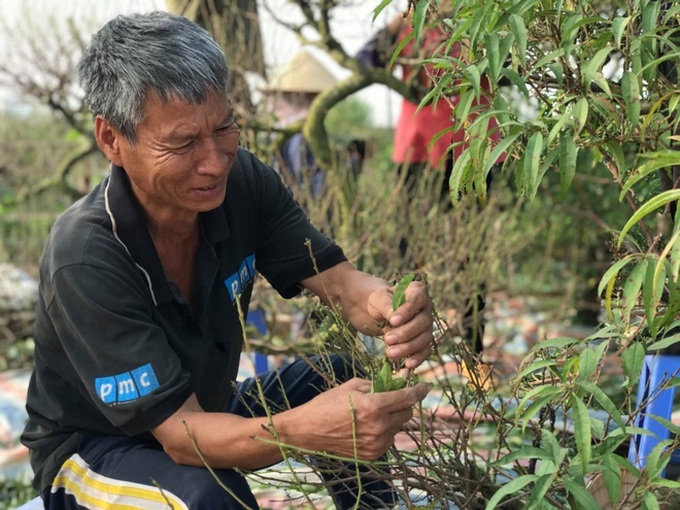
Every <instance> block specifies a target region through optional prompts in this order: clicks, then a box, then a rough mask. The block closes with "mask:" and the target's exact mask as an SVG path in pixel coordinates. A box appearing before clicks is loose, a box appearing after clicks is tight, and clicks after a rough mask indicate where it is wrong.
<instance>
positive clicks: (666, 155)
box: [619, 150, 680, 200]
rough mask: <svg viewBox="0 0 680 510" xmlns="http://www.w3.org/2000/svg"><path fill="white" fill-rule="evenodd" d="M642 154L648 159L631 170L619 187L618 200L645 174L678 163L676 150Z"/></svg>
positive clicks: (679, 161)
mask: <svg viewBox="0 0 680 510" xmlns="http://www.w3.org/2000/svg"><path fill="white" fill-rule="evenodd" d="M643 156H644V157H645V158H648V159H649V161H647V162H646V163H644V164H643V165H641V166H639V167H637V168H636V169H635V170H634V171H633V172H631V174H630V177H629V178H628V180H627V181H626V183H625V184H624V185H623V188H621V193H620V194H619V200H623V198H624V197H625V196H626V193H627V192H628V190H630V188H632V187H633V185H635V184H636V183H637V182H639V181H640V180H641V179H643V178H645V177H646V176H647V175H649V174H651V173H654V172H656V171H657V170H660V169H662V168H666V167H672V166H675V165H680V151H677V150H669V151H659V152H650V153H647V154H644V155H643Z"/></svg>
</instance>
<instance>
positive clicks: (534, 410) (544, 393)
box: [517, 386, 564, 431]
mask: <svg viewBox="0 0 680 510" xmlns="http://www.w3.org/2000/svg"><path fill="white" fill-rule="evenodd" d="M538 389H539V390H541V391H538V392H537V396H536V399H535V400H533V402H532V403H531V405H529V407H527V408H526V410H525V411H524V412H522V410H523V406H522V408H520V409H518V411H517V415H518V416H519V415H521V416H522V420H523V423H522V431H524V430H525V429H526V427H527V425H529V422H530V421H531V420H532V419H533V417H534V416H536V414H538V412H539V411H540V410H541V409H542V408H544V407H545V406H546V405H548V404H549V403H550V402H553V401H554V400H557V399H559V398H560V397H561V396H562V394H563V391H564V390H563V389H562V388H560V387H557V386H539V387H538ZM531 393H532V392H529V394H531ZM529 394H528V395H529ZM523 401H524V403H526V401H528V399H527V397H526V396H525V398H524V399H523ZM518 421H519V420H518Z"/></svg>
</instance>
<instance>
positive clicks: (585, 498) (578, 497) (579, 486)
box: [564, 478, 600, 510]
mask: <svg viewBox="0 0 680 510" xmlns="http://www.w3.org/2000/svg"><path fill="white" fill-rule="evenodd" d="M564 487H565V488H566V489H567V492H568V493H569V494H570V495H571V496H572V497H573V498H574V502H575V503H576V508H578V509H579V510H593V509H595V508H600V506H599V505H598V503H597V501H596V500H595V498H594V497H593V495H592V494H591V493H590V492H588V491H587V490H586V488H585V486H584V485H583V481H582V480H579V479H578V478H577V479H571V478H565V479H564Z"/></svg>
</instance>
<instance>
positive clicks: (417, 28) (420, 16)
mask: <svg viewBox="0 0 680 510" xmlns="http://www.w3.org/2000/svg"><path fill="white" fill-rule="evenodd" d="M428 5H429V1H428V0H418V3H417V4H416V8H415V9H414V11H413V31H414V32H415V34H416V41H420V38H421V37H422V35H423V27H424V26H425V18H426V16H425V14H426V13H427V6H428Z"/></svg>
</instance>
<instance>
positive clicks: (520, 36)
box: [508, 14, 527, 62]
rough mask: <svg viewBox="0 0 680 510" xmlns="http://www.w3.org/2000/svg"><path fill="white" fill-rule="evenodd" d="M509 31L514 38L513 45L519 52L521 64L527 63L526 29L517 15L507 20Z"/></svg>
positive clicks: (512, 15)
mask: <svg viewBox="0 0 680 510" xmlns="http://www.w3.org/2000/svg"><path fill="white" fill-rule="evenodd" d="M508 21H509V23H510V30H511V31H512V34H513V35H514V36H515V44H516V45H517V51H518V52H519V59H520V61H521V62H526V61H527V27H526V26H524V20H523V19H522V17H521V16H518V15H517V14H511V15H510V18H509V20H508Z"/></svg>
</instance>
